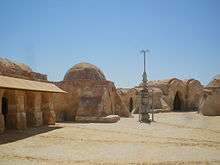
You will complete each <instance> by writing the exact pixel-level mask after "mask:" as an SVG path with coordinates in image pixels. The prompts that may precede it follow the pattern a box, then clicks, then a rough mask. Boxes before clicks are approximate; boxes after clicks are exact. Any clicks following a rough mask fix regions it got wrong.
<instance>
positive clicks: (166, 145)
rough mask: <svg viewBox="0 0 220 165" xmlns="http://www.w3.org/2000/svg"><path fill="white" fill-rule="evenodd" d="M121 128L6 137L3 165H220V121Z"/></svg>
mask: <svg viewBox="0 0 220 165" xmlns="http://www.w3.org/2000/svg"><path fill="white" fill-rule="evenodd" d="M155 120H156V122H153V123H151V124H145V123H139V122H138V116H137V115H135V116H134V118H121V120H120V121H119V122H117V123H113V124H98V123H95V124H94V123H87V124H82V123H56V125H55V126H49V127H47V126H44V127H40V128H30V129H27V130H25V131H6V133H4V134H2V135H0V164H1V165H2V164H9V165H19V164H22V165H35V164H36V165H37V164H49V165H56V164H62V165H66V164H220V124H219V123H220V116H219V117H206V116H202V115H199V114H197V113H196V112H185V113H159V114H156V115H155Z"/></svg>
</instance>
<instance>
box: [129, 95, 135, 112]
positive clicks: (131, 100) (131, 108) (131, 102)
mask: <svg viewBox="0 0 220 165" xmlns="http://www.w3.org/2000/svg"><path fill="white" fill-rule="evenodd" d="M133 108H134V105H133V98H132V97H131V98H130V100H129V111H130V112H132V110H133Z"/></svg>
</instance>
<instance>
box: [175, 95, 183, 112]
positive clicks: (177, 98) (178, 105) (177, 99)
mask: <svg viewBox="0 0 220 165" xmlns="http://www.w3.org/2000/svg"><path fill="white" fill-rule="evenodd" d="M173 110H174V111H181V100H180V96H179V93H178V92H177V93H176V95H175V98H174V101H173Z"/></svg>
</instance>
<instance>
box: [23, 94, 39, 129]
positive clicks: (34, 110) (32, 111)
mask: <svg viewBox="0 0 220 165" xmlns="http://www.w3.org/2000/svg"><path fill="white" fill-rule="evenodd" d="M30 94H31V96H32V97H28V98H27V99H29V102H31V104H30V107H29V110H28V118H29V120H30V125H31V126H34V127H38V126H41V125H43V118H42V111H41V93H40V92H31V93H30Z"/></svg>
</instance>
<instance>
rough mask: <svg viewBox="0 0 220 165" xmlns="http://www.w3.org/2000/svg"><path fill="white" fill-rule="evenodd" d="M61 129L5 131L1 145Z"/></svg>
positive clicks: (0, 136) (0, 138) (44, 127)
mask: <svg viewBox="0 0 220 165" xmlns="http://www.w3.org/2000/svg"><path fill="white" fill-rule="evenodd" d="M60 128H62V127H58V126H41V127H35V128H27V129H25V130H5V132H4V133H2V134H0V145H1V144H6V143H11V142H14V141H18V140H22V139H25V138H28V137H31V136H34V135H37V134H41V133H46V132H49V131H53V130H56V129H60Z"/></svg>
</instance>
